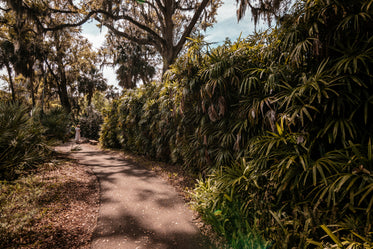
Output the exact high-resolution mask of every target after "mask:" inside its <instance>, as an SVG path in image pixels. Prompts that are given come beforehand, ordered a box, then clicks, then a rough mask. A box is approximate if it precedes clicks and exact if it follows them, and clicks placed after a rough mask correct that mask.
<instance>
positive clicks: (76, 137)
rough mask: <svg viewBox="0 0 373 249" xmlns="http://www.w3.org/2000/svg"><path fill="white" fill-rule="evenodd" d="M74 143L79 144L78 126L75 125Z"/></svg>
mask: <svg viewBox="0 0 373 249" xmlns="http://www.w3.org/2000/svg"><path fill="white" fill-rule="evenodd" d="M75 142H76V143H79V142H80V125H77V126H76V127H75Z"/></svg>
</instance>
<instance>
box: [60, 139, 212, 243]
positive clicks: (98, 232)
mask: <svg viewBox="0 0 373 249" xmlns="http://www.w3.org/2000/svg"><path fill="white" fill-rule="evenodd" d="M80 147H81V148H82V150H80V151H77V152H73V153H72V155H73V157H74V158H76V159H78V160H79V162H80V163H81V164H83V165H87V166H89V167H91V169H92V170H93V172H94V173H95V174H96V175H97V177H98V180H99V182H100V191H101V193H100V201H101V203H100V211H99V217H98V222H97V227H96V229H95V231H94V234H93V238H92V248H95V249H96V248H105V249H110V248H128V249H144V248H152V249H153V248H155V249H171V248H172V249H179V248H180V249H188V248H190V249H197V248H207V246H206V245H204V244H203V239H202V238H201V235H200V233H199V230H198V228H197V227H196V226H195V225H194V224H193V213H192V212H191V211H190V210H189V209H188V208H187V207H186V206H185V203H184V201H183V199H182V198H181V197H180V196H179V195H178V193H177V192H176V191H175V189H174V188H173V187H172V186H170V185H169V184H168V183H167V182H166V181H165V180H163V179H161V178H160V177H159V176H157V175H156V174H155V173H153V172H151V171H149V170H147V169H145V168H141V167H140V166H137V165H134V164H131V163H129V162H127V161H125V160H123V159H121V158H120V157H119V156H116V155H111V154H110V153H107V152H104V151H101V150H99V149H98V148H97V147H96V146H91V145H87V144H82V145H80ZM70 149H71V145H67V146H64V147H60V148H59V149H58V150H65V151H69V150H70Z"/></svg>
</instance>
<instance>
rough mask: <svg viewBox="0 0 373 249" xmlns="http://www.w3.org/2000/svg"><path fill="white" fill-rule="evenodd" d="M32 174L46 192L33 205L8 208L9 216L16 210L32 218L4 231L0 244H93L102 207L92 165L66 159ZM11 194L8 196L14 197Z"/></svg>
mask: <svg viewBox="0 0 373 249" xmlns="http://www.w3.org/2000/svg"><path fill="white" fill-rule="evenodd" d="M64 157H65V156H64ZM32 177H33V178H32V179H34V180H33V181H34V184H36V185H38V184H40V186H43V187H41V188H40V189H43V191H45V192H44V193H42V194H41V195H40V196H39V197H38V200H32V204H31V205H30V206H29V207H22V206H20V207H17V208H15V209H14V210H10V211H8V212H9V214H8V217H9V216H11V215H12V212H13V213H18V214H21V215H24V216H26V215H27V216H28V215H31V218H30V219H31V222H28V223H27V224H26V225H25V226H23V227H20V228H17V229H14V230H15V231H14V230H13V231H12V229H9V230H8V231H7V233H8V234H2V236H4V237H3V238H6V239H4V240H3V241H2V242H1V243H0V244H2V245H1V246H0V247H2V248H90V242H91V237H92V233H93V230H94V228H95V226H96V223H97V214H98V208H99V188H98V182H97V178H96V176H95V175H94V174H93V173H92V172H91V171H90V169H89V168H88V167H83V166H81V165H79V164H77V163H76V162H74V161H64V163H62V164H58V165H55V166H53V167H52V170H43V171H41V172H37V173H35V175H33V176H32ZM11 198H12V197H9V199H8V200H9V201H12V199H11ZM24 206H26V205H24ZM25 209H29V210H25ZM34 210H36V211H34ZM2 211H3V210H2ZM25 214H26V215H25ZM4 215H6V214H4ZM15 215H16V216H17V214H15ZM0 218H1V217H0ZM13 227H16V226H13Z"/></svg>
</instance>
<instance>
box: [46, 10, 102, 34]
mask: <svg viewBox="0 0 373 249" xmlns="http://www.w3.org/2000/svg"><path fill="white" fill-rule="evenodd" d="M96 13H97V12H96V11H92V12H90V13H88V15H86V16H85V17H84V18H83V19H82V20H81V21H79V22H77V23H64V24H60V25H57V26H54V27H47V28H45V27H44V26H43V27H42V29H43V31H45V32H46V31H56V30H60V29H64V28H73V27H78V26H81V25H83V24H84V23H86V22H87V21H88V20H89V19H90V18H91V16H93V15H94V14H96Z"/></svg>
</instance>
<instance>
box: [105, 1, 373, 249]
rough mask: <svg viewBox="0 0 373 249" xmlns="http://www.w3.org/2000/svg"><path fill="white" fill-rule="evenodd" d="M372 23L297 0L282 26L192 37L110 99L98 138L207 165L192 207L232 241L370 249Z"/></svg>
mask: <svg viewBox="0 0 373 249" xmlns="http://www.w3.org/2000/svg"><path fill="white" fill-rule="evenodd" d="M372 18H373V3H372V1H368V0H360V1H352V0H351V1H336V0H331V1H297V3H296V5H295V6H294V8H293V13H291V14H290V15H287V16H285V17H283V18H282V19H281V20H280V27H279V28H278V29H276V30H273V31H268V32H266V33H263V34H258V35H255V36H252V37H250V38H248V39H247V40H245V41H237V42H236V43H232V44H231V43H229V42H228V43H226V44H225V45H223V46H220V47H218V48H215V49H209V48H208V47H206V46H203V44H202V42H201V41H193V42H191V43H190V45H189V50H188V52H187V53H186V54H185V55H184V56H182V57H180V58H179V59H178V61H177V62H176V63H175V64H174V65H173V66H172V68H171V70H169V71H168V73H167V77H166V80H165V81H164V82H163V83H162V84H155V83H154V84H153V85H150V86H143V87H141V88H138V89H135V90H130V91H128V92H127V93H126V94H125V96H124V97H123V98H122V99H121V100H119V101H118V102H115V103H114V104H113V105H112V108H111V109H110V110H109V111H108V113H107V116H106V117H105V124H104V126H103V130H102V136H101V142H102V144H104V145H106V146H112V147H121V148H124V149H128V150H132V151H135V152H138V153H141V154H145V155H148V156H151V157H154V158H157V159H162V160H166V161H171V162H174V163H179V164H183V165H185V166H186V167H188V168H190V169H193V170H195V171H198V172H201V173H202V174H203V176H204V177H203V179H201V180H200V181H199V183H198V185H197V187H196V189H195V190H194V206H195V208H196V209H197V210H198V211H199V212H200V213H201V214H202V216H203V217H204V219H206V220H207V221H209V222H210V223H211V224H213V226H214V228H215V229H216V230H217V231H218V232H220V233H221V234H222V235H224V236H225V237H226V239H227V241H228V242H229V243H230V245H231V246H232V247H233V248H264V247H266V246H268V245H271V247H273V248H292V247H295V248H306V247H324V248H325V247H326V248H328V247H332V246H333V245H334V246H339V247H342V245H343V246H345V247H347V246H355V247H351V248H369V246H370V247H372V246H373V245H372V244H373V242H372V241H373V237H372V236H373V235H372V224H373V218H372V216H371V213H372V206H373V161H372V155H373V146H372V137H373V122H372V121H373V120H372V115H371V113H372V107H373V77H372V72H371V69H372V68H373V36H372V34H373V25H372ZM332 232H334V233H332Z"/></svg>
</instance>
